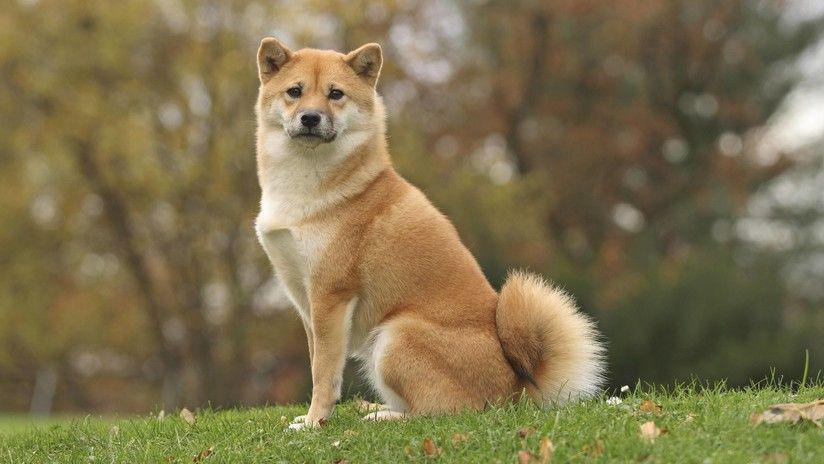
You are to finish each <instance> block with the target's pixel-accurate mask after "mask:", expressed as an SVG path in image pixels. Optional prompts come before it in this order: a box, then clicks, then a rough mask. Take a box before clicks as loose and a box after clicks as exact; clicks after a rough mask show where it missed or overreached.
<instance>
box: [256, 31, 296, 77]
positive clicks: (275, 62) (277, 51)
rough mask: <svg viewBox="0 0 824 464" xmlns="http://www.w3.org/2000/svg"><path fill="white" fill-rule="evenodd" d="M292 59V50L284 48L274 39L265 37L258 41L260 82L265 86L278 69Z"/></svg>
mask: <svg viewBox="0 0 824 464" xmlns="http://www.w3.org/2000/svg"><path fill="white" fill-rule="evenodd" d="M290 59H292V50H289V49H288V48H286V46H285V45H283V44H282V43H280V42H279V41H278V39H275V38H274V37H266V38H265V39H263V40H261V41H260V48H259V49H258V76H259V77H260V82H261V83H263V84H265V83H267V82H269V79H271V78H272V77H274V75H275V74H277V72H278V71H280V68H282V67H283V65H284V64H286V62H287V61H289V60H290Z"/></svg>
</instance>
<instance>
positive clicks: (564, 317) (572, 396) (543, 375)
mask: <svg viewBox="0 0 824 464" xmlns="http://www.w3.org/2000/svg"><path fill="white" fill-rule="evenodd" d="M496 319H497V323H498V336H499V338H500V339H501V345H502V346H503V349H504V354H505V355H506V357H507V359H508V360H509V362H510V363H511V364H512V367H513V368H514V369H515V371H516V373H518V375H519V376H520V377H521V378H522V379H524V386H525V387H526V390H527V393H529V396H531V397H532V399H533V400H535V402H537V403H538V404H540V405H542V406H547V405H550V404H552V403H561V402H564V401H569V400H577V399H580V398H585V397H587V396H590V395H592V394H594V393H596V392H597V391H598V390H599V388H600V385H601V382H602V381H603V372H604V367H605V365H604V359H603V358H604V352H605V349H604V346H603V345H602V344H601V342H600V341H599V340H598V331H597V330H596V329H595V324H594V323H593V322H592V321H591V320H590V319H589V318H588V317H587V316H585V315H584V314H582V313H580V312H579V311H578V308H577V307H576V306H575V302H573V301H572V298H570V297H569V296H568V295H567V294H566V293H564V292H563V291H561V290H559V289H556V288H553V287H552V286H550V285H549V284H547V283H546V282H545V281H544V280H543V279H541V278H540V277H537V276H535V275H532V274H528V273H526V272H521V271H517V272H513V273H511V274H510V275H509V277H508V278H507V280H506V282H505V283H504V286H503V288H501V295H500V298H499V300H498V310H497V314H496Z"/></svg>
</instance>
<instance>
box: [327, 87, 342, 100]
mask: <svg viewBox="0 0 824 464" xmlns="http://www.w3.org/2000/svg"><path fill="white" fill-rule="evenodd" d="M341 98H343V92H342V91H340V90H338V89H332V90H330V91H329V99H330V100H340V99H341Z"/></svg>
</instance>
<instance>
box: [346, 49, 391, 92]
mask: <svg viewBox="0 0 824 464" xmlns="http://www.w3.org/2000/svg"><path fill="white" fill-rule="evenodd" d="M346 62H347V63H349V66H351V67H352V69H354V70H355V74H357V75H358V76H360V77H362V78H363V79H364V80H366V82H368V83H369V85H371V86H373V87H374V86H375V84H376V83H377V82H378V76H380V73H381V65H383V52H382V51H381V46H380V45H378V44H376V43H370V44H366V45H364V46H362V47H360V48H358V49H357V50H355V51H352V52H349V54H348V55H346Z"/></svg>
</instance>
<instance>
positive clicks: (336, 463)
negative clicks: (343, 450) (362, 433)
mask: <svg viewBox="0 0 824 464" xmlns="http://www.w3.org/2000/svg"><path fill="white" fill-rule="evenodd" d="M334 464H349V460H348V459H344V458H340V459H338V460H336V461H334Z"/></svg>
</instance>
